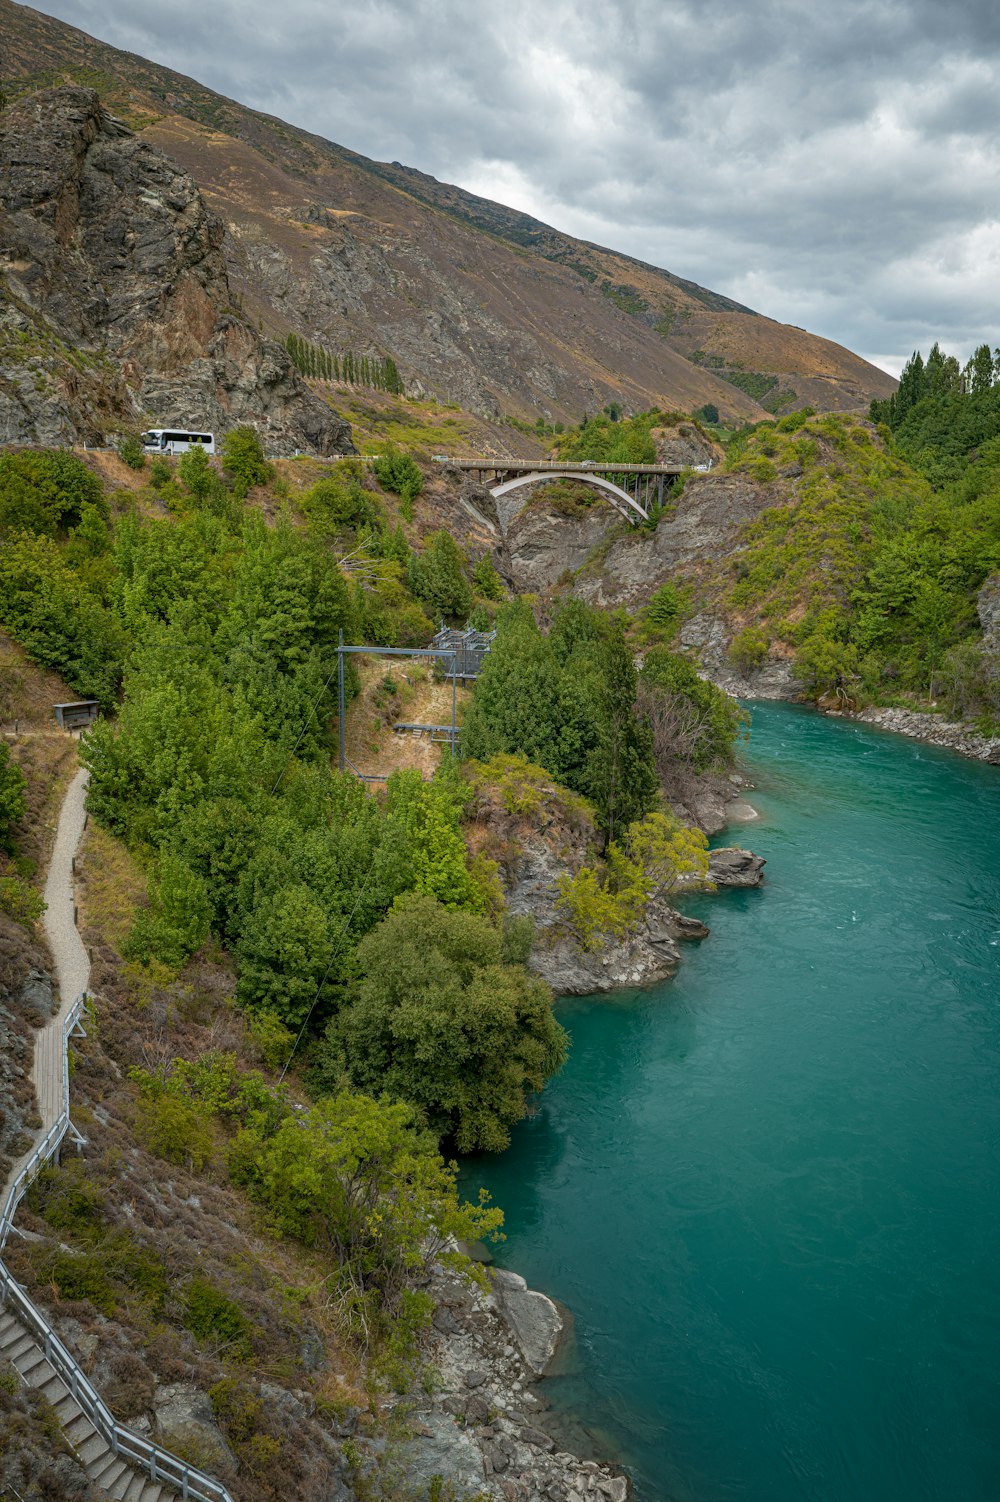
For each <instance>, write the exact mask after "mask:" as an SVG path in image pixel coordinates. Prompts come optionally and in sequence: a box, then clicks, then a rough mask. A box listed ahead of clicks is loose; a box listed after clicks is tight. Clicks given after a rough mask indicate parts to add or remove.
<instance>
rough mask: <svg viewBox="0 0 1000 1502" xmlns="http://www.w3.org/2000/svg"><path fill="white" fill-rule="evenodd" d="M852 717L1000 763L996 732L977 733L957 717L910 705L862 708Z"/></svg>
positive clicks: (999, 741)
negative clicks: (903, 707)
mask: <svg viewBox="0 0 1000 1502" xmlns="http://www.w3.org/2000/svg"><path fill="white" fill-rule="evenodd" d="M852 718H853V719H857V720H861V721H862V723H863V724H865V725H877V726H878V728H879V729H880V730H894V731H896V733H897V734H898V735H909V736H912V737H913V738H914V739H915V740H918V741H926V742H927V744H928V745H930V746H941V747H943V748H944V749H946V750H948V751H958V752H959V753H960V754H961V755H962V756H971V757H973V758H975V760H977V761H988V762H991V763H992V764H993V765H994V766H1000V736H996V735H993V736H989V735H981V734H980V733H979V731H978V730H976V729H974V728H973V727H972V726H971V725H968V724H963V723H962V722H961V721H959V720H946V719H944V718H943V717H942V716H941V715H937V714H920V713H918V712H917V711H916V710H912V709H876V708H871V709H862V710H860V711H859V712H858V713H857V714H856V715H853V716H852Z"/></svg>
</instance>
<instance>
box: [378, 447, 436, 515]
mask: <svg viewBox="0 0 1000 1502" xmlns="http://www.w3.org/2000/svg"><path fill="white" fill-rule="evenodd" d="M372 470H373V471H374V474H375V478H376V480H377V481H378V482H379V484H380V485H381V486H382V489H383V490H390V491H391V492H392V493H393V495H398V496H401V497H402V499H403V500H404V501H413V500H415V499H416V497H417V496H418V495H420V493H421V491H422V490H423V488H424V477H423V475H422V474H421V472H420V469H419V467H418V465H417V464H416V463H415V462H414V460H413V459H411V458H410V456H409V454H404V453H403V452H402V450H400V449H398V448H397V447H396V445H395V444H394V443H386V444H384V445H383V447H382V452H381V454H379V456H378V457H377V458H376V459H375V460H374V461H373V463H372Z"/></svg>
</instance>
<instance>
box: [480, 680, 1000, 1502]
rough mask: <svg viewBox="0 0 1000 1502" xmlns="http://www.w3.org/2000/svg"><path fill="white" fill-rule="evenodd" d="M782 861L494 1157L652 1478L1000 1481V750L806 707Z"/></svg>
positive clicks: (771, 758)
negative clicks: (979, 752)
mask: <svg viewBox="0 0 1000 1502" xmlns="http://www.w3.org/2000/svg"><path fill="white" fill-rule="evenodd" d="M744 760H745V762H746V765H747V768H748V770H749V771H750V773H751V775H752V777H753V778H754V781H755V783H756V789H757V790H756V792H755V793H753V794H751V797H752V798H753V800H754V802H755V804H756V806H757V807H758V808H759V809H760V811H761V814H762V818H761V820H760V822H759V823H756V824H753V825H751V826H749V828H748V829H746V830H743V829H741V830H738V831H736V832H735V833H736V837H737V839H738V840H743V841H745V842H746V843H748V844H751V845H752V847H753V849H754V850H756V851H758V853H760V854H761V855H764V856H766V857H767V860H768V866H767V871H766V875H767V882H766V885H765V886H764V887H762V888H761V889H759V890H757V891H751V892H724V893H720V894H719V895H718V896H716V897H712V898H700V899H697V900H695V901H691V902H689V903H688V904H687V908H688V910H689V911H692V912H697V913H698V915H699V916H701V917H704V918H705V920H706V921H707V922H708V923H709V924H710V925H711V927H712V934H711V937H710V938H709V939H708V940H706V941H705V942H704V943H703V944H702V945H700V946H691V947H690V948H689V949H688V950H687V951H686V954H685V962H684V964H683V966H682V968H681V970H680V972H679V973H678V975H677V977H676V978H675V979H674V980H673V981H671V982H669V983H667V984H666V985H664V986H660V987H656V988H652V989H650V990H646V991H639V992H627V993H622V994H620V995H618V996H616V997H614V998H613V999H608V998H600V999H593V1000H581V1001H566V1002H564V1003H561V1004H560V1009H559V1010H560V1016H561V1019H562V1021H563V1022H564V1024H565V1025H566V1026H567V1027H568V1029H569V1030H570V1032H571V1034H572V1039H573V1047H572V1053H571V1057H570V1060H569V1063H568V1064H567V1065H566V1068H565V1069H564V1071H563V1073H562V1075H561V1076H560V1077H559V1078H558V1079H557V1080H555V1081H553V1083H552V1084H551V1085H550V1087H549V1089H548V1090H547V1091H546V1093H545V1096H544V1099H543V1103H542V1106H541V1109H540V1111H539V1112H538V1114H537V1116H535V1117H534V1118H533V1119H532V1120H530V1121H528V1122H526V1123H524V1124H523V1125H522V1126H521V1127H519V1128H518V1130H517V1131H516V1132H515V1134H514V1142H513V1145H512V1147H511V1149H510V1151H509V1152H507V1153H505V1154H503V1155H502V1156H501V1157H498V1158H495V1159H487V1160H480V1161H479V1162H477V1163H476V1164H475V1165H474V1172H475V1177H476V1178H477V1179H478V1180H479V1181H481V1182H485V1183H486V1184H487V1185H488V1187H489V1188H490V1189H491V1190H492V1192H493V1193H494V1195H495V1198H496V1200H497V1201H498V1203H499V1204H501V1205H502V1206H503V1208H504V1209H505V1211H506V1213H507V1220H508V1225H507V1230H508V1240H507V1242H506V1243H505V1244H504V1246H503V1248H502V1249H501V1252H500V1255H499V1257H498V1261H500V1262H503V1263H506V1264H508V1265H510V1266H512V1267H515V1268H516V1269H517V1270H518V1271H519V1272H521V1273H523V1274H524V1275H525V1276H526V1277H527V1278H528V1281H529V1283H531V1284H532V1285H533V1286H534V1287H537V1288H543V1289H545V1290H546V1291H547V1292H549V1293H551V1294H552V1295H553V1296H554V1297H556V1298H557V1299H559V1300H560V1301H562V1302H563V1303H564V1304H566V1305H567V1306H568V1308H569V1309H570V1310H571V1311H572V1313H573V1315H574V1316H575V1337H576V1338H575V1348H574V1349H573V1350H572V1351H571V1353H570V1354H571V1361H570V1369H569V1370H568V1371H567V1372H566V1373H565V1374H564V1375H561V1376H557V1377H554V1378H551V1379H550V1380H549V1381H548V1382H547V1383H546V1384H545V1391H546V1396H548V1398H549V1399H550V1401H551V1402H552V1403H553V1404H554V1405H555V1406H556V1407H557V1408H562V1409H565V1410H566V1411H568V1412H572V1413H573V1414H575V1415H577V1416H578V1417H579V1418H580V1419H581V1420H582V1421H583V1422H584V1423H586V1424H587V1425H588V1426H589V1428H590V1429H591V1430H593V1431H594V1432H595V1433H596V1435H597V1448H598V1449H599V1450H603V1451H604V1453H606V1454H607V1453H609V1452H610V1450H611V1448H612V1447H613V1448H614V1450H615V1451H616V1452H617V1453H618V1454H619V1455H620V1456H621V1457H622V1458H623V1459H624V1460H625V1462H626V1463H627V1464H628V1466H629V1467H630V1468H631V1470H632V1474H633V1477H634V1480H635V1483H636V1494H637V1497H638V1498H639V1499H641V1502H668V1499H669V1502H734V1499H739V1502H791V1499H796V1502H798V1499H809V1502H918V1499H928V1502H930V1499H934V1502H944V1499H948V1502H997V1499H998V1498H1000V1401H998V1398H1000V1389H998V1352H1000V1296H998V1279H1000V1200H998V1179H997V1175H998V1160H997V1150H998V1145H1000V1088H998V1086H1000V769H997V768H994V767H986V766H983V765H981V764H979V763H975V762H970V761H965V760H962V759H960V758H959V757H957V756H955V755H952V754H949V753H947V752H939V751H935V750H933V749H931V748H928V747H926V746H923V745H920V744H918V743H915V742H912V741H909V740H905V739H903V738H902V737H897V736H892V735H889V734H884V733H880V732H878V731H874V730H870V729H867V728H864V727H861V726H857V725H854V724H852V723H850V722H847V721H838V720H829V719H824V718H822V717H820V716H818V715H815V714H813V713H810V712H808V711H805V710H798V709H795V708H793V707H789V706H784V705H759V706H756V707H755V708H754V722H753V733H752V738H751V742H750V745H749V746H748V748H747V750H746V755H745V758H744Z"/></svg>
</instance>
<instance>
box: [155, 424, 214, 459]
mask: <svg viewBox="0 0 1000 1502" xmlns="http://www.w3.org/2000/svg"><path fill="white" fill-rule="evenodd" d="M142 446H143V448H144V449H145V451H146V453H147V454H186V453H187V451H188V449H195V448H201V449H204V450H205V452H206V454H214V453H215V434H214V433H189V432H187V431H186V430H185V431H183V432H182V431H181V430H180V429H179V428H150V430H149V432H148V433H143V435H142Z"/></svg>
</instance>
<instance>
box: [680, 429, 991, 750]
mask: <svg viewBox="0 0 1000 1502" xmlns="http://www.w3.org/2000/svg"><path fill="white" fill-rule="evenodd" d="M887 437H888V435H887V434H886V433H885V430H883V432H882V434H881V435H880V434H879V433H877V432H876V431H875V429H874V428H873V427H872V425H871V424H870V423H868V422H866V421H863V420H861V419H856V418H849V417H835V416H828V417H814V418H809V419H803V418H801V417H789V418H783V419H781V420H780V421H779V422H777V423H776V424H768V425H764V426H761V427H759V428H757V429H756V430H755V431H754V432H752V433H749V434H746V435H743V436H741V437H740V438H737V439H735V440H733V442H732V443H731V444H730V445H729V450H728V457H727V470H728V471H729V472H730V473H737V474H742V475H745V476H746V477H748V478H749V479H750V480H752V481H753V482H754V484H756V485H757V486H760V487H763V488H765V489H766V495H767V500H768V503H769V504H768V506H767V509H765V510H764V511H763V512H762V514H761V515H760V516H759V517H758V518H757V519H756V520H755V521H753V522H751V523H750V524H748V525H747V526H745V527H744V529H743V530H742V532H741V534H740V536H739V538H738V540H737V544H736V546H735V547H734V549H733V550H732V551H731V552H730V554H729V556H728V557H727V558H725V559H724V560H722V561H721V562H720V563H717V564H714V565H710V566H708V567H707V568H706V570H705V571H704V574H703V584H704V587H705V589H706V598H707V599H710V600H712V601H713V602H714V604H715V607H716V608H718V609H721V610H722V611H723V612H725V613H726V615H727V617H728V618H729V620H730V621H731V623H732V624H733V626H734V627H735V628H736V629H737V633H738V634H737V636H736V639H735V641H734V644H733V648H732V654H733V657H734V660H735V661H736V662H737V663H738V664H739V665H741V666H744V667H748V668H752V667H753V666H756V665H757V664H758V663H759V662H760V661H762V660H763V658H764V657H765V656H766V655H767V653H768V652H769V651H770V652H772V653H777V655H779V656H781V655H785V656H791V655H794V656H795V659H796V663H797V666H798V668H799V671H800V674H801V677H802V679H803V681H804V682H805V684H806V686H807V688H808V689H809V690H810V691H812V692H814V693H816V694H824V693H835V692H838V691H842V692H844V693H845V694H847V695H848V696H849V697H851V698H856V697H858V696H864V697H868V698H874V699H876V700H878V701H881V702H892V701H894V700H896V699H900V700H902V701H904V702H905V701H906V700H908V699H909V700H913V701H921V702H923V701H926V700H928V699H933V698H934V697H935V696H936V695H941V696H942V698H943V699H944V700H945V701H946V702H948V703H949V704H950V705H951V707H952V708H953V709H955V710H956V711H957V712H974V713H979V714H980V715H981V716H983V717H984V723H993V722H994V721H995V718H996V716H997V714H998V713H1000V693H998V686H1000V685H998V684H997V683H996V682H994V683H993V686H992V687H991V686H990V682H991V678H990V667H989V662H990V659H989V658H988V657H984V656H983V654H982V653H981V651H980V649H979V646H978V642H979V637H980V632H979V622H978V618H977V613H976V596H977V592H978V591H979V589H980V588H981V586H982V584H983V582H984V580H985V579H986V578H987V576H989V575H990V574H991V573H993V572H995V571H996V569H997V568H998V567H1000V464H998V461H997V457H996V456H995V455H994V454H993V453H992V451H990V450H984V451H983V453H982V454H981V455H980V456H979V457H978V459H977V460H976V461H975V462H972V463H970V464H969V465H968V467H967V468H966V469H965V470H964V471H963V473H962V474H961V475H960V476H959V477H958V478H957V479H955V480H953V481H951V482H950V483H948V484H946V485H945V486H944V487H943V488H942V489H939V490H937V491H935V490H933V489H932V485H931V482H930V480H929V478H928V477H927V476H926V475H925V474H923V473H922V472H921V471H920V470H919V469H917V468H915V467H914V465H913V464H912V463H911V462H908V460H907V459H906V458H905V457H904V456H903V454H902V453H900V452H897V451H895V449H894V447H893V445H892V443H891V441H887ZM983 674H985V675H986V676H985V677H983V676H982V675H983ZM993 676H994V677H995V676H996V675H993ZM977 685H978V686H977Z"/></svg>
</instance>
